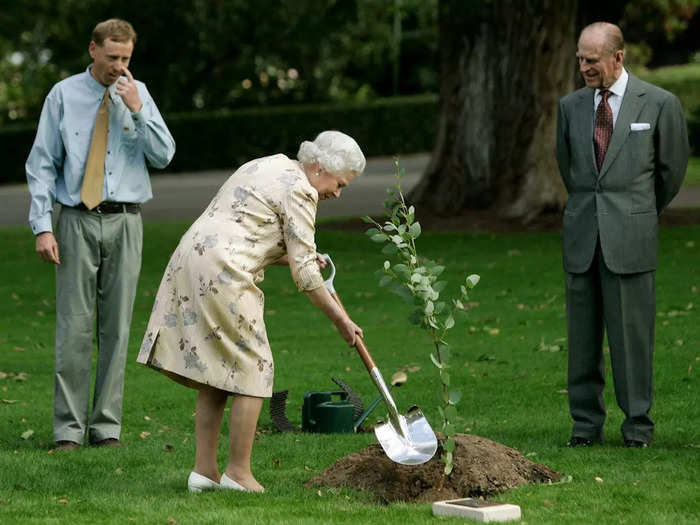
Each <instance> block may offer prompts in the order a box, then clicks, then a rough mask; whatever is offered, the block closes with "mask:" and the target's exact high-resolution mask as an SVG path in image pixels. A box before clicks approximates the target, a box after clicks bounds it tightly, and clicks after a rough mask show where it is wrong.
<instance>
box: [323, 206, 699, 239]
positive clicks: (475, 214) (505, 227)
mask: <svg viewBox="0 0 700 525" xmlns="http://www.w3.org/2000/svg"><path fill="white" fill-rule="evenodd" d="M375 219H376V220H377V221H378V222H382V221H384V220H386V219H384V218H383V217H375ZM417 220H418V221H419V222H420V223H421V228H422V230H423V231H433V232H490V233H527V232H533V233H534V232H559V231H561V222H562V215H561V213H558V212H556V213H555V212H552V213H544V214H542V215H540V216H538V217H536V218H535V219H533V220H532V221H530V222H529V223H528V224H522V222H521V221H519V220H513V219H506V218H503V217H499V216H498V215H497V214H495V213H494V212H493V211H492V210H465V211H464V212H462V213H460V214H459V215H455V216H452V217H440V216H437V215H430V214H421V215H420V216H419V217H417ZM659 222H660V224H661V225H662V226H686V225H693V224H700V208H689V209H677V208H674V209H666V210H664V212H663V213H662V214H661V217H660V218H659ZM369 227H370V225H369V224H366V223H365V222H363V221H362V220H360V219H351V220H343V221H334V222H327V223H322V224H319V225H318V228H319V229H323V230H340V231H348V232H354V231H357V232H364V231H365V230H367V228H369Z"/></svg>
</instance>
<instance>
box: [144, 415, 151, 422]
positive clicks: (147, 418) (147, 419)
mask: <svg viewBox="0 0 700 525" xmlns="http://www.w3.org/2000/svg"><path fill="white" fill-rule="evenodd" d="M143 418H144V419H145V420H146V421H150V420H151V418H150V417H148V416H143Z"/></svg>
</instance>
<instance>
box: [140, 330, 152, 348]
mask: <svg viewBox="0 0 700 525" xmlns="http://www.w3.org/2000/svg"><path fill="white" fill-rule="evenodd" d="M153 342H154V337H153V330H150V331H149V332H148V333H146V337H144V338H143V342H142V343H141V348H140V349H139V353H141V352H148V351H149V350H150V349H151V348H152V347H153Z"/></svg>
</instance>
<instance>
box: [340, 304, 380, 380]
mask: <svg viewBox="0 0 700 525" xmlns="http://www.w3.org/2000/svg"><path fill="white" fill-rule="evenodd" d="M331 297H333V299H335V302H336V303H338V306H340V309H341V310H343V312H345V315H348V311H347V310H346V309H345V306H343V302H342V301H341V300H340V297H338V294H337V293H336V292H335V291H334V292H332V293H331ZM348 317H350V316H349V315H348ZM355 349H356V350H357V353H358V354H360V358H361V359H362V362H363V363H364V364H365V368H366V369H367V371H368V372H372V370H373V369H374V368H377V365H376V364H374V359H372V355H371V354H370V353H369V350H368V349H367V345H366V344H365V342H364V341H363V340H362V337H360V336H359V335H358V334H355Z"/></svg>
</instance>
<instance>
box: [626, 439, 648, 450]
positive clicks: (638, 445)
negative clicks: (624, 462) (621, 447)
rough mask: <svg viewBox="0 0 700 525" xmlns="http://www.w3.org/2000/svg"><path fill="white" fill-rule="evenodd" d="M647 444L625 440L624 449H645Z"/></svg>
mask: <svg viewBox="0 0 700 525" xmlns="http://www.w3.org/2000/svg"><path fill="white" fill-rule="evenodd" d="M647 447H649V443H647V442H646V441H640V440H638V439H625V448H647Z"/></svg>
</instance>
